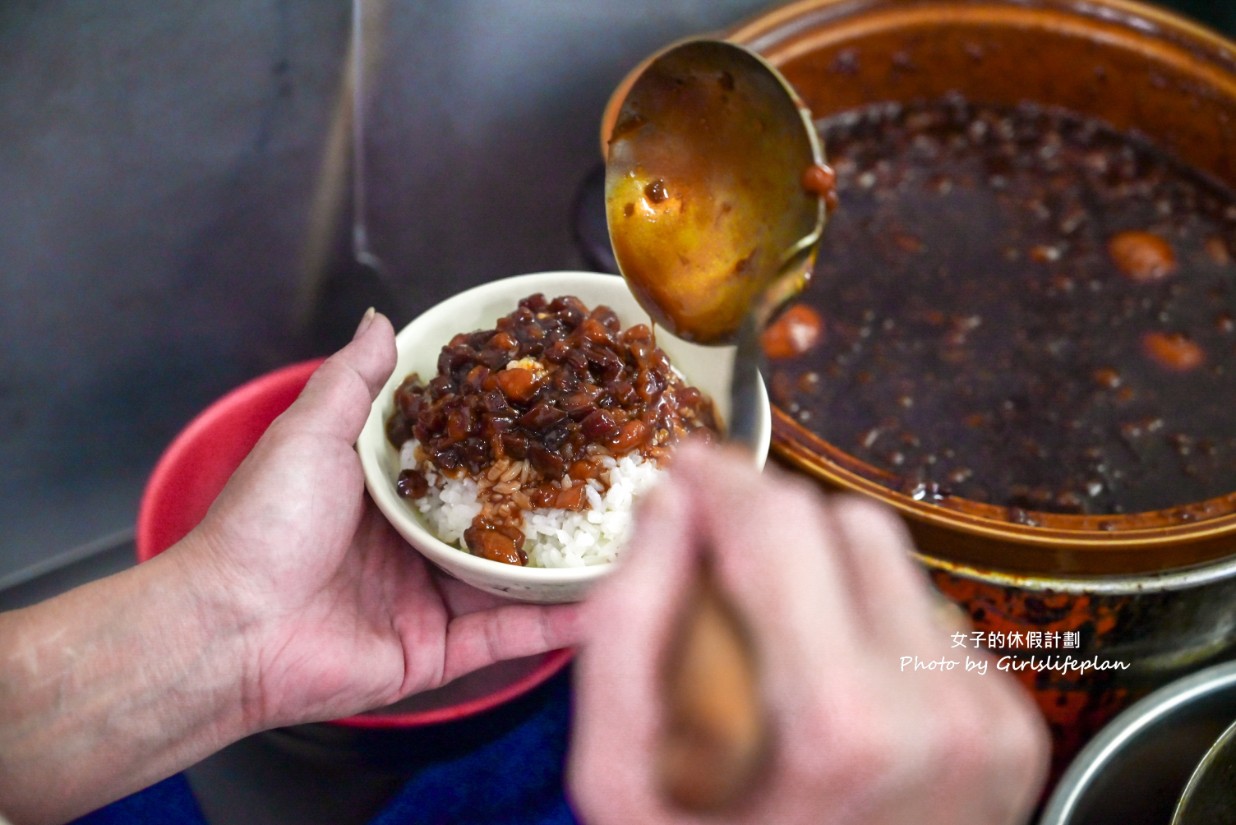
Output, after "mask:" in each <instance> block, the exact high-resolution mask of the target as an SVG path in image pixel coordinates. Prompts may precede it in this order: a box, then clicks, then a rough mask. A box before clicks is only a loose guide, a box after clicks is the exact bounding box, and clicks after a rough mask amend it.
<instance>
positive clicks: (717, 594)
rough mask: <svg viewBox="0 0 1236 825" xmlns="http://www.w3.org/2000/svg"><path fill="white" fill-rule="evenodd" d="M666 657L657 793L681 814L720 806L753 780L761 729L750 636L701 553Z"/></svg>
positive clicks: (762, 747)
mask: <svg viewBox="0 0 1236 825" xmlns="http://www.w3.org/2000/svg"><path fill="white" fill-rule="evenodd" d="M666 654H667V655H666V659H665V661H664V662H663V665H662V671H661V674H662V678H663V679H664V709H665V716H664V720H663V722H664V729H663V730H664V734H663V737H662V740H661V742H660V743H659V744H660V748H659V751H658V753H657V767H658V770H659V774H660V780H661V785H662V789H663V792H664V794H665V796H666V798H667V799H668V800H669V801H670V802H671V803H673V804H674V805H676V806H678V807H679V808H682V809H684V810H687V811H691V812H695V813H716V812H719V811H723V810H725V809H727V808H730V807H732V806H733V805H734V804H736V803H737V801H738V800H739V799H741V798H742V797H743V796H745V795H746V794H747V793H748V792H749V790H750V788H751V787H752V786H753V785H754V783H755V781H756V779H757V778H758V775H759V772H760V766H761V765H762V763H763V757H764V756H765V754H766V752H767V749H768V739H769V733H768V726H767V723H766V720H765V717H764V714H763V704H762V702H761V700H760V696H759V683H758V682H759V679H758V676H759V674H758V672H757V669H756V657H755V650H754V647H753V646H752V640H751V637H750V635H749V634H748V632H747V630H746V626H745V625H744V623H743V621H742V619H741V617H740V616H739V614H738V612H737V611H736V610H735V609H734V607H733V605H732V604H731V602H730V600H729V599H728V598H727V597H726V595H725V594H724V593H723V592H722V590H721V589H720V586H719V584H718V583H717V580H716V576H715V574H714V573H713V571H712V566H711V563H710V561H709V558H708V556H707V555H701V562H700V570H699V575H698V576H697V578H696V581H695V584H694V587H693V589H692V590H691V592H690V593H689V595H688V598H687V600H686V602H685V603H684V605H683V610H682V613H681V615H680V616H679V625H678V627H677V629H676V633H675V634H674V636H673V637H672V639H671V642H670V645H669V646H668V647H667V648H666Z"/></svg>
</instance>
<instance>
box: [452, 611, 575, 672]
mask: <svg viewBox="0 0 1236 825" xmlns="http://www.w3.org/2000/svg"><path fill="white" fill-rule="evenodd" d="M579 613H580V606H579V605H578V604H555V605H534V604H507V605H504V606H502V607H494V608H490V609H489V610H480V611H477V612H475V613H468V614H467V615H464V616H458V617H456V618H454V619H452V620H451V622H450V624H449V625H448V626H447V630H446V653H445V663H444V665H443V672H442V679H443V682H449V681H451V680H452V679H455V678H457V677H459V676H463V675H464V674H465V673H471V672H472V671H474V670H477V669H479V668H482V667H485V666H486V665H492V664H493V663H494V662H502V661H505V660H507V659H517V658H519V657H521V656H534V655H536V654H538V653H546V652H548V651H550V650H557V649H559V648H563V647H571V646H573V645H575V644H576V643H577V642H578V641H579V635H580V633H579V628H580V622H579Z"/></svg>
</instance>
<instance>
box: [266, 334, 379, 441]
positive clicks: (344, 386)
mask: <svg viewBox="0 0 1236 825" xmlns="http://www.w3.org/2000/svg"><path fill="white" fill-rule="evenodd" d="M394 369H395V331H394V329H393V328H392V327H391V323H390V321H389V320H387V318H386V316H384V315H382V314H381V313H373V314H372V315H370V314H368V313H367V314H366V316H365V318H364V319H363V320H362V321H361V324H360V326H359V327H358V328H357V330H356V335H355V336H354V337H353V338H352V340H351V341H350V342H348V344H347V345H346V346H344V347H343V349H341V350H339V351H338V352H336V353H335V354H334V355H332V356H331V357H329V358H327V359H326V361H325V362H324V363H323V364H322V366H320V367H318V369H317V370H316V371H315V372H314V373H313V375H312V376H310V378H309V383H308V384H307V385H306V386H305V389H304V391H303V392H302V393H301V395H300V398H298V399H297V400H296V403H294V404H293V405H292V406H291V408H289V409H288V411H287V413H285V414H284V416H283V418H284V419H285V421H284V422H283V426H291V425H294V426H296V427H300V428H305V429H310V430H314V431H317V432H323V433H326V434H328V435H331V436H334V437H337V438H340V439H342V440H343V441H346V442H347V443H351V442H353V441H355V440H356V437H357V436H358V435H360V431H361V428H362V427H363V426H364V424H365V419H367V418H368V417H369V409H370V406H371V405H372V404H373V400H374V399H375V398H376V397H377V395H378V393H379V392H380V391H381V389H382V387H383V385H384V384H385V383H386V380H387V379H388V378H390V376H391V373H392V372H393V371H394ZM289 422H290V423H289Z"/></svg>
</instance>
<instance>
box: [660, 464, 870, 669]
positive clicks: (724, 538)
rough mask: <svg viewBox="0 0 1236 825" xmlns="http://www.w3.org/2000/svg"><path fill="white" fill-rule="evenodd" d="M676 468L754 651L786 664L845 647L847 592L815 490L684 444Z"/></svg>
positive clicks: (849, 614) (836, 540)
mask: <svg viewBox="0 0 1236 825" xmlns="http://www.w3.org/2000/svg"><path fill="white" fill-rule="evenodd" d="M674 469H675V472H677V473H679V474H680V476H681V477H682V479H683V482H684V484H685V485H687V486H688V487H690V488H691V489H692V490H693V491H694V493H695V495H696V496H697V499H696V502H695V510H694V516H693V517H694V519H695V527H696V528H697V530H698V532H699V534H700V536H702V537H703V540H705V541H706V542H707V543H708V544H709V545H710V552H712V553H713V555H714V556H715V560H716V570H717V572H718V574H719V579H720V580H721V582H722V584H723V588H724V589H726V590H727V591H728V592H729V593H730V594H731V595H732V597H733V599H734V601H735V604H736V606H737V607H738V609H739V613H740V614H741V615H743V616H744V618H745V619H746V620H747V621H748V622H750V623H751V625H752V628H753V629H754V631H755V636H756V640H757V642H759V643H760V644H762V645H763V646H764V648H765V650H764V651H762V652H763V653H764V654H770V653H771V654H774V655H777V656H779V657H780V658H781V659H783V660H784V661H779V662H778V663H777V665H778V667H779V668H784V669H786V671H787V672H789V671H792V670H795V669H798V668H802V667H807V666H810V663H809V662H806V661H800V660H797V657H800V656H806V655H808V654H810V655H812V656H813V657H815V658H828V656H829V655H831V654H832V653H836V652H848V650H849V645H851V644H852V643H853V641H854V636H855V632H854V630H853V628H852V625H853V623H854V616H853V611H852V607H851V605H852V598H851V596H850V594H849V593H848V591H847V576H846V571H845V569H844V567H843V565H842V564H841V561H840V559H839V556H838V552H839V544H840V541H841V536H840V534H839V533H838V532H837V531H836V529H835V528H834V527H832V525H830V524H829V523H828V522H827V521H826V519H825V517H824V513H823V498H822V496H821V495H820V494H819V493H818V492H817V491H816V490H815V489H814V488H810V487H807V486H806V485H805V484H803V483H800V482H798V481H797V480H795V479H790V478H789V477H787V476H784V475H782V474H781V473H779V472H778V471H776V470H772V469H770V470H769V471H767V472H765V473H763V474H761V473H759V472H758V471H757V470H756V469H755V467H754V466H753V465H752V463H751V462H750V460H749V458H747V457H746V456H745V455H743V454H740V453H737V452H729V451H724V450H706V451H705V450H682V451H680V453H679V455H678V458H677V460H676V464H675V468H674Z"/></svg>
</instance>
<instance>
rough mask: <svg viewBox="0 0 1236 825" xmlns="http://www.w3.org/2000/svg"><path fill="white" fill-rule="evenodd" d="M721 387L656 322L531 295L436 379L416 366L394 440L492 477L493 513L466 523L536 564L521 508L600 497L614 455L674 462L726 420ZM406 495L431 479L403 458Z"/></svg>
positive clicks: (504, 550) (477, 542)
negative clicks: (628, 321)
mask: <svg viewBox="0 0 1236 825" xmlns="http://www.w3.org/2000/svg"><path fill="white" fill-rule="evenodd" d="M716 429H717V422H716V419H715V415H714V411H713V407H712V401H711V400H710V399H709V398H707V397H705V396H704V395H703V394H702V393H701V392H700V391H699V390H698V389H696V388H695V387H690V386H687V385H686V384H685V383H684V382H683V380H682V378H681V377H679V376H678V375H677V374H676V373H675V372H674V371H673V369H672V368H671V365H670V361H669V358H668V356H667V355H666V354H665V352H664V351H663V350H661V349H660V348H659V347H657V345H656V342H655V340H654V337H653V332H652V330H651V329H650V328H649V327H648V326H647V325H645V324H636V325H634V326H632V327H629V328H628V329H625V330H624V329H622V326H621V323H620V321H619V319H618V316H617V315H616V314H615V313H614V312H613V310H611V309H610V308H609V307H606V306H598V307H596V308H595V309H591V310H590V309H589V308H588V307H587V306H586V305H585V304H584V303H583V302H582V301H581V300H580V299H578V298H576V297H573V296H561V297H557V298H554V299H553V300H552V301H551V300H548V299H547V298H546V297H545V296H544V295H541V294H539V293H538V294H536V295H532V296H529V297H527V298H524V299H523V300H521V301H520V302H519V305H518V306H517V307H516V309H515V310H514V311H513V312H511V313H510V314H509V315H506V316H504V317H502V318H500V319H498V322H497V325H496V326H495V327H494V328H493V329H486V330H478V331H475V332H467V333H460V334H458V335H456V336H455V337H454V338H453V339H451V341H450V343H449V344H447V345H446V346H445V347H443V348H442V352H441V353H440V354H439V356H438V373H437V375H436V376H434V377H433V378H432V379H430V380H429V382H428V383H425V382H424V381H422V379H421V378H420V376H419V375H416V374H413V375H409V376H408V377H407V378H406V379H404V381H403V383H402V384H401V385H400V386H399V388H398V389H397V390H396V392H395V411H394V413H393V414H392V415H391V417H390V418H389V419H388V420H387V422H386V434H387V438H388V439H389V440H390V442H391V443H392V444H393V445H395V446H396V447H401V446H402V445H403V444H404V443H405V442H406V441H408V440H409V439H416V441H417V442H418V447H417V456H418V459H420V461H422V462H428V463H429V464H431V465H432V467H433V468H434V470H435V471H436V472H438V473H441V474H442V475H445V476H448V477H459V476H462V475H465V474H466V475H468V476H471V477H473V478H476V479H477V480H478V481H480V482H481V486H482V489H483V491H484V500H483V506H482V510H481V513H480V514H479V515H478V516H477V517H476V518H475V519H474V520H473V523H472V526H471V527H470V528H469V529H468V530H467V531H466V532H465V536H464V538H465V543H466V544H467V546H468V549H469V550H470V551H471V552H472V553H473V554H474V555H478V556H483V557H485V558H489V559H493V560H495V561H502V562H506V563H509V564H526V563H527V554H526V553H525V551H524V549H523V544H524V535H523V532H522V531H521V530H520V529H519V526H520V524H521V522H522V512H523V511H524V510H529V509H532V508H536V507H550V508H558V509H565V510H580V509H585V508H586V507H588V500H587V496H586V495H585V490H584V485H585V484H586V482H587V481H588V480H589V479H594V478H596V479H601V480H602V481H603V479H604V472H605V467H604V465H603V462H602V457H604V456H612V457H615V458H617V457H620V456H622V455H625V454H627V453H629V452H631V451H636V450H638V451H639V452H640V454H642V455H643V456H644V457H645V458H647V459H650V460H653V461H657V462H662V461H664V460H665V458H666V457H667V455H668V450H669V449H670V448H671V447H672V445H673V444H675V443H676V442H678V441H680V440H682V439H684V438H687V437H693V438H695V437H700V438H710V437H711V436H712V434H713V433H715V432H716ZM397 484H398V489H399V493H400V495H402V496H404V497H406V498H419V497H421V496H424V495H426V494H428V492H429V490H430V484H429V481H428V479H427V478H426V475H425V473H424V472H423V471H422V470H421V469H410V470H404V471H403V472H402V473H401V474H400V476H399V479H398V482H397Z"/></svg>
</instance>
